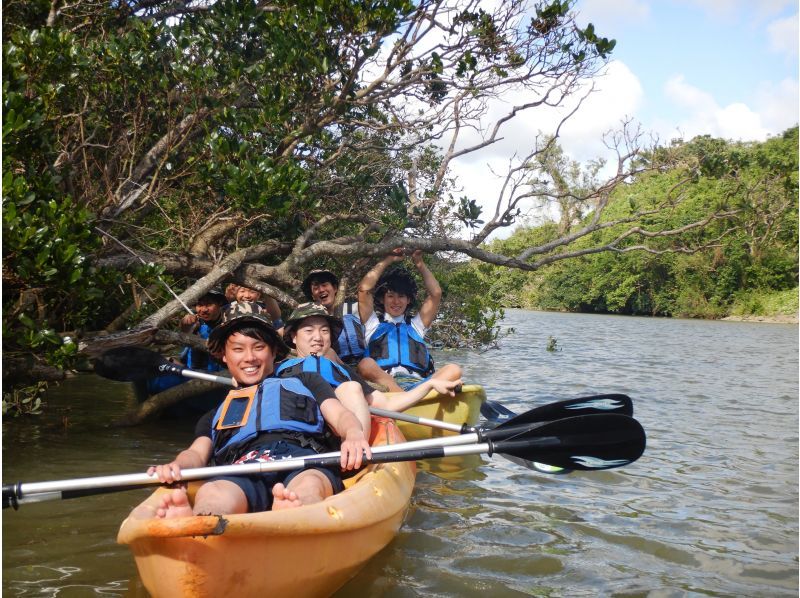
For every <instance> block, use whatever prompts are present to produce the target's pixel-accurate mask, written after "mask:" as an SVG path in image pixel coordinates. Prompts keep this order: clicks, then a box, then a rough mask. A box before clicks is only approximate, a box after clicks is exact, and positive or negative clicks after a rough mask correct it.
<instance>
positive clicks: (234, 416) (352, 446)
mask: <svg viewBox="0 0 800 598" xmlns="http://www.w3.org/2000/svg"><path fill="white" fill-rule="evenodd" d="M208 347H209V350H210V351H211V352H212V353H214V354H221V355H222V360H223V361H224V362H225V364H226V365H227V366H228V369H229V371H230V373H231V375H232V376H233V378H234V379H235V380H236V382H237V384H238V386H239V388H237V389H235V390H232V391H231V392H230V393H228V396H227V397H226V398H225V401H223V403H222V405H221V406H220V407H219V408H218V409H216V410H213V411H210V412H209V413H208V414H206V415H205V416H203V417H202V418H201V419H200V421H199V422H198V424H197V427H196V430H195V439H194V441H193V442H192V444H191V446H190V447H189V448H188V449H186V450H184V451H181V452H180V453H179V454H178V456H177V457H176V458H175V459H174V460H173V461H171V462H170V463H167V464H166V465H158V466H151V467H150V468H149V469H148V470H147V473H148V474H149V475H155V476H157V477H158V479H159V481H161V482H162V483H173V482H175V481H179V480H180V479H181V475H180V472H181V469H185V468H196V467H203V466H205V465H206V464H207V463H208V462H209V461H211V462H212V463H213V464H215V465H226V464H231V463H248V462H250V463H252V462H258V461H273V460H276V459H280V458H286V457H299V456H307V455H313V454H316V453H319V452H324V451H325V450H326V449H328V447H327V446H326V445H325V444H324V443H325V440H326V438H325V425H326V424H327V425H329V426H330V427H331V428H332V429H333V431H334V433H335V434H336V435H337V436H339V437H340V438H341V439H342V442H341V448H340V450H341V453H342V456H341V468H342V469H345V470H350V469H358V468H359V467H361V462H362V454H363V453H364V452H366V454H367V456H368V457H369V456H371V450H370V447H369V443H368V441H367V438H366V437H365V435H364V432H363V429H362V427H361V425H360V424H359V422H358V420H357V419H356V417H355V416H354V415H353V414H352V413H351V412H350V411H349V410H347V409H346V408H345V407H343V406H342V404H341V403H340V402H339V401H338V400H337V399H336V395H335V393H334V391H333V389H332V388H331V386H330V384H328V383H327V382H326V381H325V380H324V379H323V378H322V377H321V376H319V374H313V373H302V374H298V375H297V376H296V377H292V378H286V379H283V378H281V379H279V378H275V377H274V376H273V375H272V374H273V366H274V361H275V359H276V357H277V358H283V357H284V356H285V355H286V354H287V353H288V347H287V346H286V344H285V343H284V342H283V340H282V339H281V337H280V336H278V334H277V332H276V331H275V328H274V327H273V326H272V322H271V320H270V319H269V317H268V316H267V315H266V313H265V312H264V310H263V308H261V307H260V306H259V305H258V304H255V303H233V304H231V305H229V306H228V307H227V308H226V309H225V311H224V313H223V320H222V323H221V324H219V325H218V326H217V327H216V328H215V329H214V331H213V332H212V334H211V336H210V337H209V340H208ZM342 489H343V485H342V481H341V474H340V471H339V470H338V469H337V470H334V469H329V468H315V469H307V470H300V471H291V472H286V471H281V472H267V473H263V474H257V475H242V476H230V475H229V476H221V477H217V478H211V479H210V480H209V481H207V482H206V483H205V484H203V485H202V486H201V487H200V488H199V490H198V492H197V495H196V497H195V501H194V505H190V504H189V500H188V496H187V494H186V490H185V489H183V488H177V489H175V490H173V491H172V492H170V493H168V494H167V495H166V496H165V498H164V499H163V500H162V502H161V504H160V506H159V508H158V509H157V511H156V514H155V515H156V516H157V517H185V516H189V515H199V514H214V515H225V514H232V513H246V512H256V511H265V510H269V509H270V508H272V509H273V510H276V509H285V508H292V507H298V506H301V505H303V504H311V503H314V502H319V501H321V500H323V499H324V498H326V497H328V496H331V495H332V494H334V493H336V492H340V491H341V490H342Z"/></svg>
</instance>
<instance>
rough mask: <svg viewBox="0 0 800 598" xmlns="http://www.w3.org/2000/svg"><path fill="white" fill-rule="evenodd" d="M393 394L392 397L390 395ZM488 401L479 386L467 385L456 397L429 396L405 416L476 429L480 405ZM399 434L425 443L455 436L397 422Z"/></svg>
mask: <svg viewBox="0 0 800 598" xmlns="http://www.w3.org/2000/svg"><path fill="white" fill-rule="evenodd" d="M388 394H391V393H388ZM485 400H486V392H485V391H484V389H483V387H482V386H479V385H477V384H465V385H464V386H463V387H462V389H461V392H459V393H457V394H456V396H455V397H450V396H447V395H441V394H439V393H437V392H436V391H431V392H429V393H428V394H427V395H426V396H425V398H423V399H422V400H421V401H419V402H418V403H417V404H415V405H413V406H412V407H409V408H408V409H406V410H405V412H404V413H406V414H407V415H413V416H415V417H425V418H428V419H438V420H440V421H444V422H447V423H451V424H458V425H461V424H465V423H466V424H467V425H468V426H474V425H475V424H476V423H478V418H480V415H481V405H482V404H483V402H484V401H485ZM398 426H399V427H400V431H401V432H402V433H403V436H405V437H406V438H407V439H408V440H424V439H427V438H440V437H442V436H450V435H452V434H455V433H456V432H450V431H447V430H442V429H440V428H432V427H430V426H424V425H420V424H412V423H408V422H398Z"/></svg>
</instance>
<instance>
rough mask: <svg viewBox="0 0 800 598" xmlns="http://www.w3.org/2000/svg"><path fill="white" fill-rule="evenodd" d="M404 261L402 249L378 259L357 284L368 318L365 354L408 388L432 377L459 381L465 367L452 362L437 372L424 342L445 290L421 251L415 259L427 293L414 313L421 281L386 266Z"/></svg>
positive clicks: (363, 313) (361, 310)
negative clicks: (418, 283) (429, 267)
mask: <svg viewBox="0 0 800 598" xmlns="http://www.w3.org/2000/svg"><path fill="white" fill-rule="evenodd" d="M402 259H403V250H402V248H398V249H395V250H394V251H393V252H392V253H391V254H389V255H388V256H386V257H385V258H384V259H383V260H381V261H380V262H378V264H377V265H375V267H373V268H372V269H371V270H370V271H369V272H367V274H366V275H365V276H364V278H363V279H361V283H360V284H359V285H358V311H359V314H360V316H361V321H362V322H364V328H365V338H366V342H367V350H366V353H365V354H366V356H367V357H371V358H373V359H374V360H375V361H376V362H377V364H378V366H380V368H381V369H383V370H385V371H387V372H388V373H389V374H391V375H392V376H393V377H394V378H395V379H396V380H397V379H398V378H400V379H401V380H403V381H402V383H400V382H398V383H399V384H400V386H401V387H403V388H405V389H406V390H408V389H410V388H413V387H414V386H416V385H417V384H419V383H420V382H421V381H422V380H425V379H427V377H431V378H436V379H443V380H458V379H459V378H461V367H460V366H458V365H456V364H454V363H448V364H445V365H444V366H443V367H441V368H440V369H439V370H436V369H435V367H434V364H433V358H432V357H431V355H430V353H429V352H428V348H427V346H426V345H425V334H426V333H427V331H428V329H429V328H430V326H431V324H433V321H434V319H435V318H436V314H437V313H438V311H439V304H440V303H441V300H442V288H441V287H440V286H439V282H438V281H437V280H436V277H435V276H434V275H433V273H432V272H431V271H430V270H429V269H428V267H427V266H426V265H425V262H424V261H423V259H422V252H421V251H419V250H417V251H415V252H414V253H413V254H412V256H411V260H412V262H413V263H414V266H415V267H416V268H417V271H418V272H419V273H420V275H421V276H422V280H423V281H424V284H425V292H426V297H425V300H424V301H423V302H422V305H421V306H420V308H419V313H417V314H415V315H414V316H412V315H411V310H412V309H413V308H414V307H415V305H416V301H417V283H416V282H415V281H414V279H413V278H412V276H411V274H410V273H409V272H408V271H407V270H406V269H405V268H403V267H396V268H394V269H392V270H390V271H388V272H387V271H386V269H387V268H388V267H389V266H390V265H391V264H394V263H396V262H399V261H401V260H402Z"/></svg>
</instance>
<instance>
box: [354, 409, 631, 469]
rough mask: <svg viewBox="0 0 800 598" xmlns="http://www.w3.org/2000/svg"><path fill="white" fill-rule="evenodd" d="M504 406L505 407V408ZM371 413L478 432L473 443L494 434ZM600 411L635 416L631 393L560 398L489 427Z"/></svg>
mask: <svg viewBox="0 0 800 598" xmlns="http://www.w3.org/2000/svg"><path fill="white" fill-rule="evenodd" d="M492 402H494V401H492ZM497 405H498V406H499V405H500V404H499V403H497ZM501 407H502V406H501ZM502 408H503V409H505V407H502ZM481 411H483V407H481ZM506 411H507V412H508V413H513V412H512V411H510V410H506ZM370 413H372V414H373V415H380V416H383V417H390V418H393V419H397V420H400V421H406V422H410V423H415V424H419V425H423V426H430V427H432V428H441V429H443V430H450V431H452V432H460V433H461V434H462V436H457V437H451V438H466V437H469V436H470V434H469V433H470V432H473V433H475V435H474V436H473V437H474V438H475V440H474V442H480V441H482V440H483V439H484V438H490V437H491V436H484V434H485V432H486V429H485V428H481V427H478V428H475V427H471V426H468V425H467V424H463V425H461V426H459V425H458V424H451V423H447V422H443V421H439V420H437V419H428V418H424V417H416V416H414V415H409V414H406V413H396V412H394V411H386V410H384V409H378V408H375V407H370ZM601 413H617V414H620V415H633V401H632V400H631V398H630V397H629V396H627V395H622V394H605V395H595V396H591V397H580V398H577V399H568V400H565V401H558V402H555V403H550V404H548V405H542V406H540V407H536V408H534V409H531V410H529V411H526V412H525V413H522V414H519V415H517V414H514V416H513V417H509V418H506V419H505V420H504V421H503V423H500V425H498V426H496V427H495V428H490V430H503V429H505V428H507V427H513V426H519V425H520V424H530V423H536V422H546V421H552V420H556V419H562V418H565V417H573V416H577V415H592V414H601ZM471 442H472V441H471ZM454 444H459V443H457V442H456V443H454ZM512 460H513V461H514V462H515V463H517V464H518V465H522V466H523V467H527V468H528V469H533V470H535V471H538V472H540V473H548V474H566V473H569V472H570V471H571V470H568V469H563V468H560V467H553V466H551V465H547V464H544V463H536V462H531V461H524V460H522V459H519V458H514V459H512Z"/></svg>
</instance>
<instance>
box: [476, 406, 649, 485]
mask: <svg viewBox="0 0 800 598" xmlns="http://www.w3.org/2000/svg"><path fill="white" fill-rule="evenodd" d="M492 445H493V446H492V448H493V451H494V452H496V453H501V454H503V455H506V454H507V455H510V456H512V457H518V458H520V459H525V460H527V461H536V462H539V463H544V464H546V465H552V466H555V467H563V468H565V469H579V470H584V471H591V470H598V469H612V468H614V467H622V466H623V465H628V464H630V463H633V462H634V461H636V459H638V458H639V457H641V456H642V454H643V453H644V449H645V445H646V436H645V433H644V429H643V428H642V426H641V424H640V423H639V422H638V421H636V420H635V419H633V418H632V417H629V416H627V415H616V414H598V415H581V416H578V417H569V418H566V419H561V420H557V421H553V422H549V423H545V424H543V425H541V426H536V427H534V428H533V429H530V430H529V431H527V432H524V433H521V434H520V435H518V436H511V437H509V438H507V439H506V440H497V441H494V442H493V443H492Z"/></svg>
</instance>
